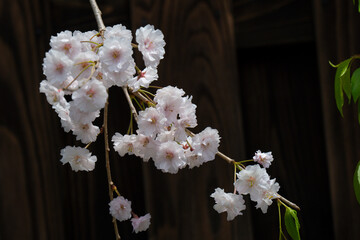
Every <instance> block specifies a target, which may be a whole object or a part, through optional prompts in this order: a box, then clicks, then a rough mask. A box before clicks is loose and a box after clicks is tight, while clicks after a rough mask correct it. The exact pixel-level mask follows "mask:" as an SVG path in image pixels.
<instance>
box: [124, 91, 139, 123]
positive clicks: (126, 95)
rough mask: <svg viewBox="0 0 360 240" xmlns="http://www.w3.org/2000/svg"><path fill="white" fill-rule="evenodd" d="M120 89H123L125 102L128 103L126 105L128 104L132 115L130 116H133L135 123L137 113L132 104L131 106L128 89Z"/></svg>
mask: <svg viewBox="0 0 360 240" xmlns="http://www.w3.org/2000/svg"><path fill="white" fill-rule="evenodd" d="M122 89H123V91H124V94H125V97H126V100H127V101H128V104H129V107H130V110H131V113H132V115H133V116H134V119H135V121H136V122H137V121H138V114H137V112H136V108H135V107H134V104H133V103H132V101H131V98H130V95H129V92H128V89H127V87H126V86H124V87H122Z"/></svg>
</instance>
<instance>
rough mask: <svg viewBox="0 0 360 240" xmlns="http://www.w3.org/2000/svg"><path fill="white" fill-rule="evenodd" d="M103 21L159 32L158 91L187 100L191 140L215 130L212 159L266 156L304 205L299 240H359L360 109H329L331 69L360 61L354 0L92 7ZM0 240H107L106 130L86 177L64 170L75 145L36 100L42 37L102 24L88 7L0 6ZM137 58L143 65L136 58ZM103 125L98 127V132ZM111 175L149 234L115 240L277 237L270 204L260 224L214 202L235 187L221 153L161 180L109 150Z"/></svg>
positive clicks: (117, 122) (120, 119)
mask: <svg viewBox="0 0 360 240" xmlns="http://www.w3.org/2000/svg"><path fill="white" fill-rule="evenodd" d="M98 4H99V7H100V9H101V10H102V12H103V18H104V22H105V25H107V26H112V25H115V24H119V23H121V24H123V25H125V26H126V27H127V28H129V29H132V30H136V29H137V28H138V27H140V26H144V25H146V24H152V25H154V26H155V28H158V29H161V30H162V31H163V33H164V35H165V41H166V43H167V44H166V48H165V49H166V54H165V58H164V59H163V60H162V61H161V63H160V68H159V76H160V77H159V80H158V82H156V83H155V84H156V85H159V86H166V85H173V86H178V87H179V88H182V89H184V91H185V92H186V93H187V94H188V95H192V96H193V102H194V103H195V104H197V106H198V107H197V116H198V123H199V126H198V127H197V128H196V129H195V130H194V132H200V131H201V130H202V129H204V128H205V127H206V126H211V127H213V128H217V129H218V130H219V132H220V135H221V137H222V139H221V147H220V151H222V152H224V153H226V154H227V155H229V156H230V157H232V158H235V159H236V160H244V159H249V158H251V157H252V156H253V155H254V152H255V151H256V150H258V149H260V150H262V151H272V152H273V155H274V158H275V161H274V163H273V165H272V167H271V168H270V169H269V173H270V175H271V177H273V178H274V177H275V178H276V179H277V181H278V182H279V183H280V186H281V189H280V194H281V195H283V196H285V197H286V198H288V199H289V200H291V201H293V202H295V203H297V204H298V205H299V206H300V207H301V211H300V212H298V216H299V219H300V223H301V229H300V234H301V236H302V238H303V239H330V240H331V239H359V238H360V227H359V226H360V206H359V204H358V203H357V202H356V199H355V195H354V193H353V187H352V178H353V172H354V170H355V167H356V164H357V162H358V161H359V160H360V148H359V147H360V129H359V124H358V122H357V111H356V106H353V105H350V106H349V105H346V106H345V108H344V118H341V116H340V113H339V112H338V111H337V109H336V104H335V100H334V94H333V92H334V90H333V82H334V75H335V70H334V69H333V68H331V67H330V65H329V63H328V61H329V60H330V61H331V62H333V63H338V62H340V61H342V60H344V59H346V58H348V57H350V56H352V55H354V54H358V53H360V34H359V30H360V14H359V13H358V12H357V9H356V7H355V6H354V5H353V3H352V1H351V0H346V1H345V0H314V1H303V0H171V1H170V0H168V1H166V0H148V1H145V0H134V1H130V0H117V1H115V0H98ZM0 18H1V23H2V24H1V30H2V31H1V35H0V53H1V56H2V57H0V72H1V74H0V91H1V101H0V116H1V117H0V239H1V240H8V239H37V240H43V239H44V240H45V239H58V240H60V239H87V240H89V239H114V233H113V226H112V223H111V217H110V215H109V213H108V211H109V210H108V202H109V199H108V188H107V180H106V171H105V162H104V157H103V156H104V150H103V139H102V135H101V136H99V138H98V141H97V142H96V143H94V144H92V145H91V147H90V150H91V151H92V152H93V153H94V154H96V155H97V156H98V162H97V163H96V168H95V170H94V171H93V172H89V173H87V172H78V173H75V172H73V171H71V169H70V167H69V166H68V165H65V166H62V164H61V163H60V161H59V160H60V150H61V149H62V148H64V147H65V146H66V145H81V144H80V143H79V142H76V141H75V137H74V136H72V134H66V133H64V132H63V130H62V129H61V126H60V121H59V119H58V117H57V115H56V113H55V112H54V111H53V110H52V109H51V106H50V105H49V104H48V103H47V102H46V98H45V96H44V95H43V94H40V93H39V84H40V81H41V80H43V79H44V76H43V74H42V61H43V58H44V56H45V52H46V51H48V50H49V40H50V37H51V36H52V35H56V34H57V33H58V32H60V31H64V30H71V31H74V30H80V31H87V30H93V29H97V25H96V22H95V18H94V16H93V13H92V10H91V8H90V4H89V3H88V1H86V0H72V1H65V0H12V1H4V0H3V1H0ZM137 57H138V59H140V58H139V56H137ZM109 107H110V108H109V118H110V120H109V128H110V129H109V130H110V135H113V134H114V133H115V132H121V133H125V132H126V130H127V127H128V123H129V109H128V106H127V104H126V101H125V98H124V96H123V93H122V91H121V89H111V90H110V106H109ZM101 124H102V119H101V118H100V119H98V122H97V125H99V126H101ZM111 164H112V174H113V180H114V182H115V184H116V185H117V187H118V189H119V191H120V192H121V194H122V195H123V196H124V197H126V198H127V199H129V200H131V201H132V208H133V211H134V212H136V213H137V214H138V215H144V214H145V213H147V212H150V213H151V215H152V219H151V222H152V224H151V227H150V229H149V230H148V231H147V232H143V233H139V234H134V233H132V227H131V224H130V222H129V221H127V222H123V223H119V224H118V225H119V229H120V234H121V236H122V239H154V240H155V239H159V240H167V239H172V240H176V239H179V240H180V239H187V240H189V239H194V240H195V239H196V240H197V239H207V240H208V239H209V240H212V239H242V240H248V239H250V240H252V239H254V240H255V239H256V240H257V239H278V231H279V229H278V217H277V206H276V204H273V205H272V206H271V207H269V210H268V213H267V214H266V215H264V214H262V213H261V211H260V210H259V209H255V208H254V206H255V204H253V203H252V202H250V201H249V200H250V199H249V198H247V206H248V207H247V209H246V211H244V215H243V216H238V217H237V218H236V219H235V220H234V221H231V222H228V221H226V214H218V213H217V212H216V211H215V210H214V209H213V205H214V200H213V199H212V198H210V194H211V193H212V192H214V189H215V188H216V187H221V188H224V189H225V190H226V191H228V192H230V191H232V190H233V186H232V181H233V175H232V173H233V168H232V166H231V165H229V164H227V163H226V162H225V161H223V160H221V159H220V158H217V159H216V160H215V161H212V162H210V163H207V164H205V165H203V166H202V167H200V168H196V169H192V170H189V169H183V170H181V171H180V172H179V173H178V174H176V175H171V174H164V173H162V172H160V171H159V170H157V169H156V168H155V167H154V165H153V163H151V162H149V163H145V164H143V163H142V161H141V159H137V158H131V157H124V158H120V157H119V155H118V154H115V153H114V151H111Z"/></svg>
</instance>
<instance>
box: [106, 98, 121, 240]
mask: <svg viewBox="0 0 360 240" xmlns="http://www.w3.org/2000/svg"><path fill="white" fill-rule="evenodd" d="M108 108H109V102H108V101H106V103H105V107H104V123H103V128H104V142H105V163H106V175H107V179H108V187H109V198H110V201H112V200H113V199H114V194H113V185H114V183H113V181H112V178H111V169H110V158H109V152H110V148H109V132H108V125H107V118H108ZM112 222H113V224H114V231H115V239H116V240H119V239H120V234H119V230H118V227H117V222H116V219H115V218H114V217H113V218H112Z"/></svg>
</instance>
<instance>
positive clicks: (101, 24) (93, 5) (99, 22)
mask: <svg viewBox="0 0 360 240" xmlns="http://www.w3.org/2000/svg"><path fill="white" fill-rule="evenodd" d="M90 5H91V8H92V10H93V12H94V15H95V19H96V22H97V25H98V28H99V32H100V34H102V33H103V32H104V31H105V25H104V22H103V20H102V18H101V11H100V9H99V7H98V5H97V3H96V1H95V0H90Z"/></svg>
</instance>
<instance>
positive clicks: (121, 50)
mask: <svg viewBox="0 0 360 240" xmlns="http://www.w3.org/2000/svg"><path fill="white" fill-rule="evenodd" d="M136 42H137V47H138V49H139V51H140V52H141V53H142V55H143V59H144V62H145V66H146V67H145V69H144V70H142V71H141V70H140V69H139V70H138V72H137V74H136V70H135V61H134V59H133V56H132V54H133V50H132V49H133V45H132V33H131V31H130V30H128V29H126V28H125V27H124V26H122V25H121V24H119V25H115V26H113V27H107V28H106V30H105V32H104V36H101V35H100V34H99V33H98V32H96V31H89V32H85V33H83V32H80V31H75V32H70V31H63V32H60V33H59V34H57V36H52V37H51V40H50V46H51V49H50V50H49V51H48V52H47V53H46V56H45V58H44V63H43V72H44V75H45V76H46V80H43V81H42V82H41V83H40V92H42V93H44V94H45V95H46V98H47V101H48V102H49V104H51V105H52V107H53V109H54V110H55V111H56V113H57V114H58V116H59V118H60V120H61V124H62V127H63V128H64V130H65V131H66V132H69V131H72V133H73V134H74V135H75V136H76V140H80V141H81V142H82V143H84V144H88V143H91V142H94V141H95V140H96V138H97V136H98V135H99V133H100V128H99V127H98V126H96V125H94V124H93V122H94V120H95V119H96V118H97V117H99V115H100V110H101V109H102V108H104V106H105V103H106V101H107V97H108V93H107V89H108V88H109V87H111V86H120V87H123V86H129V87H131V88H132V89H133V91H137V90H139V89H140V88H141V87H148V86H149V84H150V83H151V82H152V81H154V80H157V78H158V75H157V69H156V67H157V65H158V64H159V61H160V59H162V58H163V56H164V53H165V50H164V46H165V41H164V36H163V34H162V33H161V31H160V30H156V29H154V27H153V26H151V25H147V26H145V27H141V28H139V29H138V30H137V31H136ZM74 149H75V147H73V148H70V147H66V148H64V149H63V150H62V151H61V155H62V156H63V158H62V162H63V163H67V162H69V163H70V165H71V167H72V169H73V170H74V171H79V170H86V171H91V170H93V169H94V164H95V161H93V160H92V159H90V155H88V154H87V152H86V151H85V149H83V150H82V151H81V150H79V148H76V149H77V151H78V153H79V154H78V155H76V156H77V157H76V156H75V157H71V156H72V155H74V154H73V152H74ZM81 152H82V154H81ZM90 163H91V164H90Z"/></svg>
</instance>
